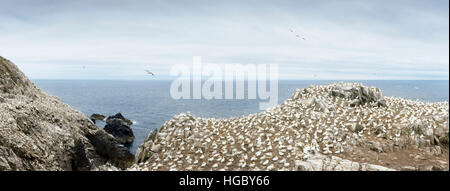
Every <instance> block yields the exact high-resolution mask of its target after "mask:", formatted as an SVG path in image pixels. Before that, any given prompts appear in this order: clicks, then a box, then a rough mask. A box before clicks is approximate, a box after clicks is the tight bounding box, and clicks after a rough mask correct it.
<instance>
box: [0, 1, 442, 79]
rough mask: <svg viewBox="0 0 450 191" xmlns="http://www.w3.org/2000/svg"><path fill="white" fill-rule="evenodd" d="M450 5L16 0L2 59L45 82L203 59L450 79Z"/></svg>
mask: <svg viewBox="0 0 450 191" xmlns="http://www.w3.org/2000/svg"><path fill="white" fill-rule="evenodd" d="M448 7H449V6H448V1H430V2H424V1H395V2H391V1H373V2H367V1H364V2H361V1H356V0H352V1H339V2H336V1H333V2H330V1H326V2H325V1H306V0H305V1H280V2H277V3H275V2H273V1H245V2H244V1H219V2H214V3H213V2H210V1H189V2H186V1H171V2H166V1H50V0H48V1H39V2H36V1H22V0H19V1H8V0H7V1H1V2H0V55H2V56H4V57H7V58H9V59H11V60H12V61H13V62H15V63H16V64H18V65H19V67H20V68H22V69H23V70H24V72H25V73H26V74H27V75H28V76H30V77H31V78H39V79H41V78H46V79H145V78H146V76H145V74H140V73H141V72H142V73H143V69H151V70H152V71H154V72H155V73H157V74H161V75H162V76H164V75H166V76H167V75H168V74H169V70H170V67H171V66H172V65H174V64H191V61H192V56H197V55H200V56H202V57H203V60H204V62H205V64H207V63H218V64H227V63H239V64H279V68H280V77H281V78H284V79H316V78H319V79H338V80H339V79H446V80H448V78H449V73H448V69H449V53H448V52H449V44H448V42H449V35H448V34H449V17H448ZM289 29H293V30H294V31H295V33H291V32H290V31H289ZM297 33H298V34H300V35H301V36H303V37H305V38H306V40H299V39H298V38H296V37H295V34H297ZM83 66H84V67H83ZM80 68H81V69H80ZM83 68H88V69H83ZM311 72H313V73H314V74H315V75H314V76H316V77H315V78H314V77H311V76H313V75H311ZM374 74H376V75H374Z"/></svg>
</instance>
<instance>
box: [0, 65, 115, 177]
mask: <svg viewBox="0 0 450 191" xmlns="http://www.w3.org/2000/svg"><path fill="white" fill-rule="evenodd" d="M0 97H1V98H2V100H0V131H1V133H0V170H90V169H92V168H95V167H96V166H99V165H102V164H104V163H105V162H107V161H108V160H109V158H108V157H103V156H101V155H100V154H99V153H98V152H97V150H98V148H96V147H95V146H94V145H93V144H92V141H90V140H88V139H87V134H91V133H95V132H98V131H103V130H99V129H98V128H97V127H96V126H95V125H94V124H93V123H92V121H91V120H90V119H89V118H88V117H87V116H85V115H84V114H83V113H81V112H79V111H76V110H74V109H72V108H71V107H69V106H68V105H66V104H64V103H63V102H62V101H61V100H59V99H58V98H56V97H54V96H51V95H48V94H46V93H45V92H43V91H41V90H40V89H38V88H36V86H35V85H34V84H33V83H32V82H30V81H29V80H28V78H27V77H26V76H25V75H24V74H23V73H22V72H21V71H20V70H19V69H18V68H17V66H16V65H14V64H13V63H12V62H10V61H9V60H6V59H4V58H3V57H0ZM105 144H107V143H105ZM111 152H112V153H109V155H116V154H114V152H117V151H114V150H111Z"/></svg>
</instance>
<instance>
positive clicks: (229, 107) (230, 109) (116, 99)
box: [33, 80, 449, 152]
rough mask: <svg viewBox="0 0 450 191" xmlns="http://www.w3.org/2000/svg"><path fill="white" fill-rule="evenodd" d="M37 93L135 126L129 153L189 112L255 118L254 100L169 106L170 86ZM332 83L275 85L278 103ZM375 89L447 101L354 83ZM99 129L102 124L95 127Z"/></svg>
mask: <svg viewBox="0 0 450 191" xmlns="http://www.w3.org/2000/svg"><path fill="white" fill-rule="evenodd" d="M33 82H34V83H35V84H36V85H37V86H38V87H39V88H41V89H43V90H44V91H46V92H47V93H49V94H52V95H55V96H58V97H59V98H61V99H62V100H63V101H64V102H65V103H67V104H69V105H71V106H72V107H73V108H75V109H77V110H80V111H82V112H84V113H85V114H86V115H88V116H90V115H91V114H92V113H100V114H103V115H107V116H108V115H113V114H115V113H117V112H121V113H122V114H123V115H124V116H125V117H127V118H129V119H131V120H132V121H135V122H136V123H135V124H133V125H132V126H131V128H132V129H133V132H134V134H135V136H136V139H135V141H134V144H133V145H132V146H131V151H132V152H135V150H136V149H137V147H138V146H139V145H140V144H142V142H143V141H144V139H145V138H146V137H147V135H148V133H149V132H150V131H151V130H153V129H155V128H159V127H161V125H162V124H163V123H164V122H165V121H166V120H169V119H170V118H171V117H172V116H174V115H176V114H178V113H181V112H186V111H190V112H191V113H192V114H194V115H197V116H202V117H219V118H226V117H232V116H242V115H247V114H250V113H256V112H259V111H260V110H259V102H260V100H253V99H251V100H249V99H244V100H223V99H222V100H204V99H201V100H193V99H190V100H187V99H183V100H174V99H172V98H171V96H170V84H171V81H85V80H34V81H33ZM332 82H335V81H279V85H278V89H279V90H278V92H279V93H278V97H279V98H278V102H279V103H281V102H283V100H285V99H286V98H288V97H290V96H292V94H293V92H294V91H295V90H296V89H298V88H305V87H307V86H309V85H310V84H314V85H320V84H330V83H332ZM360 82H362V83H364V84H365V85H369V86H376V87H378V88H380V89H381V90H382V91H383V95H385V96H397V97H403V98H408V99H419V100H422V101H427V102H439V101H448V100H449V81H360ZM98 126H99V127H100V128H103V126H104V124H101V123H98Z"/></svg>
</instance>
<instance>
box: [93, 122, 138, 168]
mask: <svg viewBox="0 0 450 191" xmlns="http://www.w3.org/2000/svg"><path fill="white" fill-rule="evenodd" d="M86 137H87V138H88V139H89V141H90V142H91V144H92V145H94V147H95V150H96V152H97V153H98V154H100V155H101V156H103V157H105V158H107V159H108V161H111V162H112V163H113V164H114V165H116V166H117V167H119V168H122V169H125V168H127V167H129V166H131V165H132V163H133V162H134V155H133V154H131V153H130V151H128V148H126V147H125V146H123V145H122V144H120V143H119V142H118V141H117V140H116V139H115V138H114V137H113V136H112V135H110V134H108V133H107V132H105V131H103V130H99V131H95V132H93V133H89V134H87V135H86Z"/></svg>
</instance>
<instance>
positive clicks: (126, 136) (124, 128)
mask: <svg viewBox="0 0 450 191" xmlns="http://www.w3.org/2000/svg"><path fill="white" fill-rule="evenodd" d="M103 130H105V131H106V132H108V133H109V134H111V135H113V136H114V137H115V138H116V139H117V140H118V141H119V143H122V144H125V145H127V144H130V143H132V142H133V141H134V134H133V131H132V130H131V128H130V126H128V123H126V122H125V121H122V119H119V118H112V119H109V120H108V121H107V122H106V125H105V128H103Z"/></svg>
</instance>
